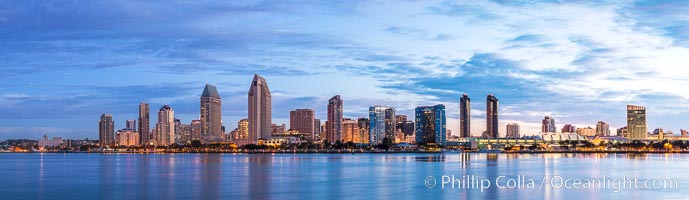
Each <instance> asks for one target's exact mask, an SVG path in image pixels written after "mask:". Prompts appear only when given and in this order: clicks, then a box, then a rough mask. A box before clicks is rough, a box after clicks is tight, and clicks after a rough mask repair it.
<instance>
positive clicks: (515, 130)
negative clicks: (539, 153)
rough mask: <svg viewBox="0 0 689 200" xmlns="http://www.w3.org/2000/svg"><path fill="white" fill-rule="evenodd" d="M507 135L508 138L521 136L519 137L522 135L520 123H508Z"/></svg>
mask: <svg viewBox="0 0 689 200" xmlns="http://www.w3.org/2000/svg"><path fill="white" fill-rule="evenodd" d="M505 137H506V138H519V137H521V136H520V134H519V124H517V123H509V124H507V135H506V136H505Z"/></svg>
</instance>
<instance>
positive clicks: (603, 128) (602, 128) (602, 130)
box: [596, 121, 610, 136]
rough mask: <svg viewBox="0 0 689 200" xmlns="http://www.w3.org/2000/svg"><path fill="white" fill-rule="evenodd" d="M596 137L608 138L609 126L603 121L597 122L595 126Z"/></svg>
mask: <svg viewBox="0 0 689 200" xmlns="http://www.w3.org/2000/svg"><path fill="white" fill-rule="evenodd" d="M596 135H597V136H610V124H608V123H605V122H604V121H599V122H598V123H597V124H596Z"/></svg>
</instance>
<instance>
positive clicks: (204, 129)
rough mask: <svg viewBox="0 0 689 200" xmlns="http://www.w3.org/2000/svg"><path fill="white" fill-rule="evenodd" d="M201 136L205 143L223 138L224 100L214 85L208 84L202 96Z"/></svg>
mask: <svg viewBox="0 0 689 200" xmlns="http://www.w3.org/2000/svg"><path fill="white" fill-rule="evenodd" d="M200 102H201V104H200V105H201V107H200V109H199V112H200V117H199V120H200V121H201V138H202V142H203V143H204V144H208V143H210V142H213V141H219V140H222V139H223V137H224V134H225V133H224V132H225V131H223V130H222V100H221V99H220V94H219V93H218V89H217V88H216V87H215V86H214V85H210V84H206V86H205V87H204V88H203V92H202V93H201V97H200Z"/></svg>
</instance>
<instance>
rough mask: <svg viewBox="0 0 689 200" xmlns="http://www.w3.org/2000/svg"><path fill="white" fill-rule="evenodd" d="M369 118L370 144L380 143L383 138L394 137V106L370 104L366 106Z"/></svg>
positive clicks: (395, 124) (392, 138)
mask: <svg viewBox="0 0 689 200" xmlns="http://www.w3.org/2000/svg"><path fill="white" fill-rule="evenodd" d="M368 115H369V119H370V125H369V127H370V128H369V142H370V144H371V145H377V144H381V143H382V142H383V139H385V138H389V139H391V140H394V139H395V130H396V126H397V123H395V120H396V119H395V108H392V107H385V106H371V107H369V108H368Z"/></svg>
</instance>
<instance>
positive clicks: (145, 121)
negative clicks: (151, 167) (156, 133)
mask: <svg viewBox="0 0 689 200" xmlns="http://www.w3.org/2000/svg"><path fill="white" fill-rule="evenodd" d="M153 138H154V137H153V136H152V135H151V116H150V113H149V107H148V103H144V102H140V103H139V145H145V144H147V143H150V142H151V141H152V139H153Z"/></svg>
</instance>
